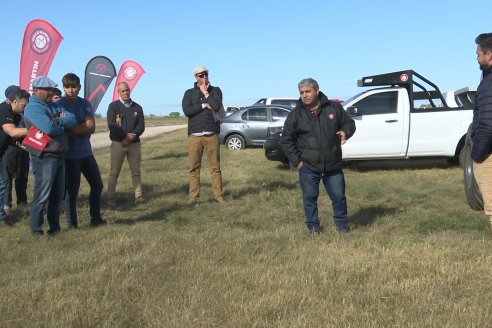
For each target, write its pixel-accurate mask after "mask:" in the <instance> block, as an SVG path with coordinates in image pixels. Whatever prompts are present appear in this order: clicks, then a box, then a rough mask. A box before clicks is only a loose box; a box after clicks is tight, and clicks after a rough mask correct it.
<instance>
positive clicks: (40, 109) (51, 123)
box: [24, 95, 77, 156]
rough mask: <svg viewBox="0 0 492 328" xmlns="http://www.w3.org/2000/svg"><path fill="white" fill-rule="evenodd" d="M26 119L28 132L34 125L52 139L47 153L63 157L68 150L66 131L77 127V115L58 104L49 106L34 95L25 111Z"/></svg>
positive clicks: (45, 150)
mask: <svg viewBox="0 0 492 328" xmlns="http://www.w3.org/2000/svg"><path fill="white" fill-rule="evenodd" d="M62 113H63V114H62ZM24 119H25V123H26V128H27V129H28V130H29V129H30V128H31V126H32V125H34V126H36V127H37V128H38V129H40V130H41V131H43V132H44V133H46V134H47V135H49V136H50V137H51V138H52V139H51V140H50V141H49V142H48V144H47V145H46V148H45V149H44V152H45V153H51V154H53V155H56V156H61V155H63V154H64V153H65V152H66V151H67V150H68V136H67V135H66V134H65V129H72V128H74V127H75V126H76V125H77V120H76V119H75V115H73V114H72V113H70V112H68V111H66V110H65V109H64V108H63V107H61V106H60V105H57V104H56V103H51V104H47V103H45V102H44V101H42V100H40V99H39V98H38V97H36V96H35V95H32V96H31V97H30V98H29V102H28V103H27V106H26V108H25V109H24Z"/></svg>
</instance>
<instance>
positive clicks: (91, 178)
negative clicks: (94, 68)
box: [58, 73, 106, 229]
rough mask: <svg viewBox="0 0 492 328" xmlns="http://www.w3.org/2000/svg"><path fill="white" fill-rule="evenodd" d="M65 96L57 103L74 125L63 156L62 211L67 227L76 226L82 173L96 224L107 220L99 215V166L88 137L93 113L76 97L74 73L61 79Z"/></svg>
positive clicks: (94, 225)
mask: <svg viewBox="0 0 492 328" xmlns="http://www.w3.org/2000/svg"><path fill="white" fill-rule="evenodd" d="M62 84H63V90H64V91H65V95H64V96H63V97H62V98H60V100H59V102H58V105H61V106H63V108H65V109H66V110H67V111H69V112H70V113H72V114H74V115H75V119H76V120H77V126H76V127H75V128H74V129H70V130H68V135H69V138H68V145H69V147H68V148H69V149H68V151H67V153H66V155H65V182H66V183H65V191H66V192H65V211H66V213H67V224H68V227H69V228H72V229H77V228H78V215H77V198H78V195H79V189H80V177H81V175H82V174H83V175H84V177H85V179H86V180H87V183H89V186H90V193H89V213H90V216H91V221H90V225H91V226H92V227H96V226H99V225H103V224H105V223H106V221H105V220H103V219H102V217H101V193H102V190H103V182H102V179H101V173H100V172H99V166H98V165H97V161H96V159H95V158H94V155H93V154H92V146H91V141H90V137H91V135H92V134H93V133H94V131H95V130H96V123H95V120H94V112H93V110H92V107H91V104H90V103H89V102H88V101H87V100H85V99H84V98H81V97H79V96H78V95H79V91H80V78H79V77H78V76H77V75H75V74H74V73H68V74H65V76H63V78H62Z"/></svg>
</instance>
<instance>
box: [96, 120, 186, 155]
mask: <svg viewBox="0 0 492 328" xmlns="http://www.w3.org/2000/svg"><path fill="white" fill-rule="evenodd" d="M186 127H187V125H186V124H182V125H165V126H151V127H147V128H145V132H144V133H143V134H142V135H141V136H140V139H145V138H149V137H154V136H156V135H159V134H162V133H166V132H171V131H176V130H179V129H184V128H186ZM91 144H92V148H93V149H96V148H101V147H106V146H109V145H110V144H111V140H109V131H106V132H99V133H94V134H93V135H92V136H91Z"/></svg>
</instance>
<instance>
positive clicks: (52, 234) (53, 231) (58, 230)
mask: <svg viewBox="0 0 492 328" xmlns="http://www.w3.org/2000/svg"><path fill="white" fill-rule="evenodd" d="M59 233H60V229H56V230H51V229H50V230H48V236H54V235H57V234H59Z"/></svg>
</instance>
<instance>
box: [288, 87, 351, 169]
mask: <svg viewBox="0 0 492 328" xmlns="http://www.w3.org/2000/svg"><path fill="white" fill-rule="evenodd" d="M319 98H320V102H321V104H320V107H319V109H318V110H317V115H316V117H313V116H311V114H310V113H309V111H308V110H307V109H306V107H305V106H304V105H303V104H302V102H301V100H299V101H298V103H297V106H296V108H294V109H293V110H292V111H291V112H290V113H289V115H288V116H287V119H286V120H285V123H284V131H283V134H282V137H281V145H282V150H283V151H284V153H285V155H286V156H287V158H288V159H289V161H290V162H291V163H292V164H293V165H295V166H297V164H299V162H301V161H302V162H303V164H305V165H307V166H308V167H309V168H311V169H312V170H314V171H317V172H327V171H334V170H340V169H342V167H343V164H342V146H341V142H340V139H339V137H338V136H337V135H336V133H337V132H338V131H340V130H342V131H344V132H345V134H346V138H347V139H348V138H350V137H351V136H352V135H353V134H354V132H355V122H354V120H353V119H352V118H351V117H350V116H349V115H348V114H347V113H346V112H345V110H344V109H343V107H342V105H340V104H339V103H337V102H333V101H330V100H328V98H327V97H326V96H325V95H324V94H323V93H322V92H320V93H319Z"/></svg>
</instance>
